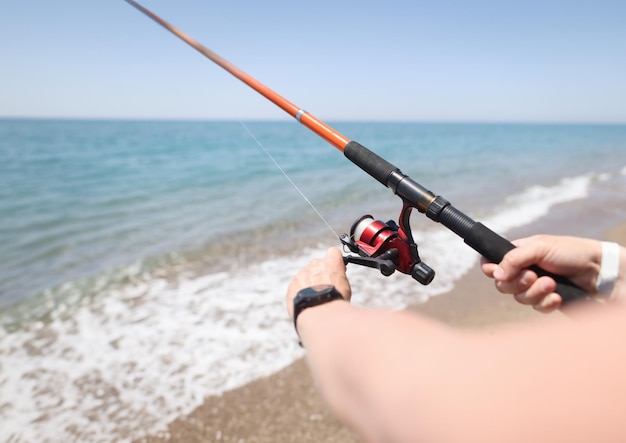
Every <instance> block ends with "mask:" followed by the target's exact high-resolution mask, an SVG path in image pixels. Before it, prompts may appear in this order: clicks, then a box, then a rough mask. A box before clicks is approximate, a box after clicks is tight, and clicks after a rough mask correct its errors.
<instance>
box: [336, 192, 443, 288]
mask: <svg viewBox="0 0 626 443" xmlns="http://www.w3.org/2000/svg"><path fill="white" fill-rule="evenodd" d="M412 209H413V207H412V206H410V205H409V204H407V203H406V202H405V203H404V205H403V207H402V212H401V213H400V220H399V222H400V226H398V225H397V224H396V223H395V222H394V221H393V220H390V221H388V222H387V223H383V222H382V221H380V220H374V217H372V216H371V215H364V216H363V217H361V218H359V219H358V220H357V221H355V222H354V224H353V225H352V228H350V235H348V234H342V235H341V237H340V240H341V243H343V245H344V246H345V247H347V248H348V249H349V250H350V251H351V252H353V253H355V254H359V255H346V256H344V257H343V262H344V263H345V264H348V263H354V264H357V265H362V266H367V267H370V268H377V269H378V270H380V272H381V274H383V275H384V276H389V275H391V274H393V273H394V272H395V270H396V269H397V270H398V271H400V272H402V273H403V274H409V275H411V277H413V278H414V279H415V280H417V281H418V282H420V283H421V284H423V285H427V284H429V283H430V282H431V281H432V280H433V278H434V277H435V271H434V270H433V269H431V268H430V266H428V265H427V264H426V263H424V262H423V261H421V260H420V257H419V254H418V252H417V244H416V243H415V241H414V240H413V234H412V233H411V226H410V225H409V217H410V215H411V210H412Z"/></svg>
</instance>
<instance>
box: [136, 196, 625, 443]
mask: <svg viewBox="0 0 626 443" xmlns="http://www.w3.org/2000/svg"><path fill="white" fill-rule="evenodd" d="M576 206H577V205H565V206H564V207H562V208H561V209H560V210H559V211H557V212H556V213H555V214H552V215H551V217H548V218H546V219H544V220H542V221H541V222H539V223H536V224H533V225H531V226H528V227H525V228H524V229H520V230H517V231H515V232H511V233H509V234H508V235H507V237H508V238H518V237H520V236H525V235H530V234H533V233H559V234H563V235H581V236H589V237H594V238H605V239H608V240H611V241H617V242H619V243H621V244H626V223H621V224H617V223H613V225H611V226H612V227H610V226H606V225H607V224H609V223H611V220H609V219H604V221H603V222H602V223H588V222H589V220H588V219H586V217H584V216H585V214H582V213H578V212H577V211H578V209H576ZM579 208H580V207H579ZM586 214H587V215H588V214H589V213H588V212H586ZM572 217H574V218H572ZM576 217H578V218H576ZM581 217H583V218H581ZM573 220H574V221H573ZM409 309H410V310H411V311H415V312H419V313H421V314H423V315H427V316H429V317H432V318H435V319H438V320H440V321H442V322H444V323H446V324H449V325H452V326H454V327H459V328H492V327H495V326H497V325H503V324H511V323H515V322H529V321H536V320H539V319H540V318H541V317H542V316H543V314H539V313H537V312H535V311H534V310H532V309H531V308H529V307H526V306H522V305H519V304H517V303H516V302H515V301H514V300H513V299H512V298H511V297H509V296H505V295H503V294H500V293H498V292H497V291H496V290H495V288H494V286H493V282H492V281H491V280H489V279H487V278H485V277H484V276H483V274H482V273H481V272H480V269H479V267H478V266H476V267H475V268H474V269H472V271H470V272H469V273H468V274H466V275H465V276H464V277H463V278H462V279H461V280H460V281H459V282H457V285H456V286H455V289H454V290H452V291H451V292H449V293H447V294H442V295H440V296H437V297H433V298H432V299H431V300H429V301H428V302H427V303H424V304H420V305H415V306H411V307H410V308H409ZM552 315H562V314H560V313H554V314H552ZM138 441H142V442H164V441H168V442H181V443H191V442H229V443H230V442H233V443H252V442H255V443H261V442H263V443H265V442H267V443H270V442H271V443H281V442H302V443H305V442H311V443H313V442H316V443H317V442H341V443H352V442H359V441H360V440H359V439H358V438H357V437H356V436H355V434H354V433H352V432H351V431H350V430H348V429H346V428H345V427H344V426H343V425H342V424H341V423H339V422H338V421H337V420H336V419H335V418H334V416H333V414H332V413H331V412H330V411H329V410H328V408H327V407H326V405H325V404H324V401H323V400H322V399H321V398H320V396H319V395H318V394H317V392H316V390H315V388H314V385H313V382H312V380H311V377H310V375H309V373H308V370H307V367H306V362H305V360H304V359H301V360H299V361H296V362H295V363H294V364H292V365H290V366H289V367H287V368H285V369H284V370H282V371H280V372H278V373H276V374H273V375H271V376H269V377H266V378H263V379H259V380H256V381H254V382H252V383H250V384H248V385H245V386H243V387H241V388H239V389H236V390H233V391H230V392H227V393H225V394H223V395H221V396H216V397H210V398H207V399H206V400H205V402H204V404H203V405H201V406H200V407H198V408H197V409H196V410H195V411H193V412H192V413H191V414H189V415H188V416H185V417H180V418H179V419H177V420H175V421H173V422H172V423H170V424H169V426H168V430H167V431H166V432H163V433H162V434H161V435H153V436H149V437H146V438H143V439H140V440H138Z"/></svg>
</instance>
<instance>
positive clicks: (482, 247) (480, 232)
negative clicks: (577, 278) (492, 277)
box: [464, 223, 590, 304]
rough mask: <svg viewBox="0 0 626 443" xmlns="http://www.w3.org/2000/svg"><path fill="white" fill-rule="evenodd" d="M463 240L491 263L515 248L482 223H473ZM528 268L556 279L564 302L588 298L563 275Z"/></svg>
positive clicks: (557, 290)
mask: <svg viewBox="0 0 626 443" xmlns="http://www.w3.org/2000/svg"><path fill="white" fill-rule="evenodd" d="M464 240H465V243H467V244H468V245H469V246H471V247H472V249H474V250H475V251H477V252H478V253H480V254H481V255H482V256H483V257H485V258H486V259H487V260H489V261H490V262H492V263H500V262H501V261H502V258H503V257H504V255H505V254H506V253H507V252H509V251H510V250H511V249H513V248H515V245H514V244H513V243H511V242H510V241H508V240H506V239H505V238H502V237H500V236H499V235H498V234H496V233H495V232H493V231H492V230H491V229H489V228H487V227H486V226H484V225H483V224H482V223H474V225H473V226H472V227H471V228H470V229H469V231H468V232H466V233H465V236H464ZM530 269H532V270H533V271H534V272H535V273H536V274H537V275H538V276H544V275H545V276H548V277H552V278H553V279H554V280H555V281H556V285H557V287H556V292H557V293H558V294H559V295H560V296H561V298H562V299H563V303H564V304H567V303H569V302H571V301H574V300H581V299H589V298H590V297H589V294H587V292H585V291H584V290H583V289H581V288H580V287H578V286H576V285H575V284H574V283H572V282H571V281H570V280H568V279H567V278H565V277H562V276H560V275H556V274H553V273H551V272H548V271H545V270H543V269H541V268H539V267H538V266H533V267H531V268H530Z"/></svg>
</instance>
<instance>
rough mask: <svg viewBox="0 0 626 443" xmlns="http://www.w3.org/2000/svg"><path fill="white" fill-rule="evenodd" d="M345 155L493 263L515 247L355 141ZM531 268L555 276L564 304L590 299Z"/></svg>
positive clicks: (568, 284)
mask: <svg viewBox="0 0 626 443" xmlns="http://www.w3.org/2000/svg"><path fill="white" fill-rule="evenodd" d="M344 155H345V156H346V157H347V158H348V159H349V160H350V161H352V162H353V163H354V164H355V165H357V166H358V167H359V168H361V169H363V170H364V171H365V172H367V173H368V174H369V175H371V176H372V177H374V178H375V179H376V180H378V181H379V182H380V183H382V184H383V185H385V186H386V187H388V188H390V189H392V190H393V192H394V193H395V194H397V195H398V196H399V197H401V198H402V199H403V200H404V201H407V202H409V203H410V204H412V205H414V206H415V208H417V210H418V211H420V212H422V213H425V214H426V216H427V217H428V218H430V219H431V220H434V221H436V222H439V223H441V224H442V225H444V226H445V227H447V228H448V229H450V230H451V231H453V232H454V233H455V234H457V235H458V236H460V237H461V238H462V239H463V240H464V241H465V243H466V244H467V245H469V246H470V247H471V248H472V249H474V250H475V251H476V252H478V253H479V254H481V255H482V256H483V257H485V258H486V259H487V260H489V261H491V262H493V263H500V261H502V258H503V257H504V255H505V254H506V253H507V252H509V251H510V250H511V249H513V248H515V245H513V243H511V242H510V241H508V240H506V239H505V238H503V237H501V236H500V235H498V234H496V233H495V232H493V231H492V230H491V229H489V228H487V227H486V226H484V225H483V224H482V223H478V222H475V221H474V220H472V219H471V218H470V217H468V216H467V215H465V214H463V213H462V212H461V211H459V210H458V209H456V208H455V207H454V206H452V205H451V204H450V202H449V201H447V200H446V199H444V198H442V197H440V196H436V195H435V194H433V193H432V192H431V191H429V190H428V189H426V188H424V187H423V186H421V185H420V184H419V183H416V182H415V181H414V180H412V179H411V178H410V177H408V176H406V175H404V174H403V173H402V172H401V171H400V169H398V168H397V167H396V166H394V165H392V164H391V163H389V162H388V161H386V160H385V159H383V158H382V157H380V156H379V155H377V154H375V153H374V152H372V151H370V150H369V149H367V148H366V147H364V146H362V145H360V144H359V143H357V142H355V141H351V142H350V143H348V144H347V145H346V147H345V149H344ZM531 269H532V270H533V271H534V272H536V273H537V275H538V276H549V277H552V278H553V279H554V280H555V281H556V284H557V289H556V292H557V293H558V294H559V295H560V296H561V298H562V299H563V304H567V303H570V302H572V301H574V300H581V299H590V296H589V294H587V292H585V291H584V290H583V289H581V288H580V287H578V286H576V285H575V284H574V283H572V282H571V281H570V280H568V279H566V278H565V277H562V276H560V275H556V274H553V273H551V272H548V271H545V270H543V269H541V268H539V267H538V266H533V267H531Z"/></svg>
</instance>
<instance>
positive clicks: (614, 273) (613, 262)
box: [596, 241, 620, 295]
mask: <svg viewBox="0 0 626 443" xmlns="http://www.w3.org/2000/svg"><path fill="white" fill-rule="evenodd" d="M619 259H620V246H619V245H618V244H617V243H610V242H605V241H603V242H602V261H601V262H600V275H598V281H597V282H596V291H597V292H598V294H602V295H609V294H610V293H611V291H613V287H614V286H615V282H616V281H617V277H618V276H619Z"/></svg>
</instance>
